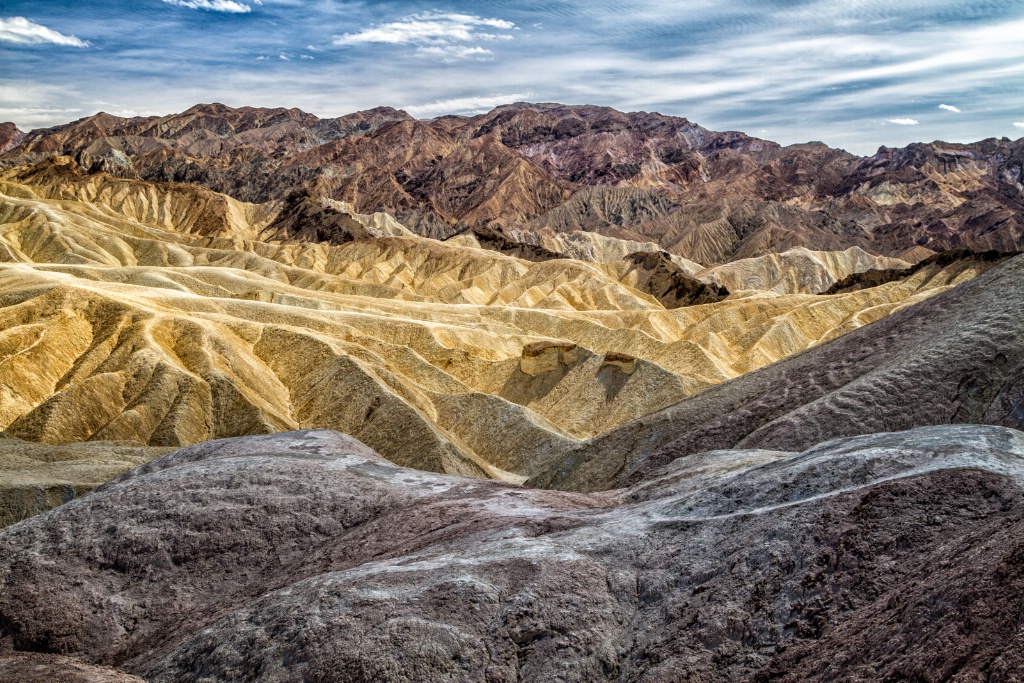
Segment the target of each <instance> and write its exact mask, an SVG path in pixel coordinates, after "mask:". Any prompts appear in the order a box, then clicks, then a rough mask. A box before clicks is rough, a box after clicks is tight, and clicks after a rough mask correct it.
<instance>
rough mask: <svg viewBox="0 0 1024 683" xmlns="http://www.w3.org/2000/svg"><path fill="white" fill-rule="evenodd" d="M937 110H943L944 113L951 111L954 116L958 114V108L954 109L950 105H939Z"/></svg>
mask: <svg viewBox="0 0 1024 683" xmlns="http://www.w3.org/2000/svg"><path fill="white" fill-rule="evenodd" d="M939 109H945V110H946V111H951V112H953V113H954V114H959V113H960V109H959V108H958V107H954V106H953V105H951V104H940V105H939Z"/></svg>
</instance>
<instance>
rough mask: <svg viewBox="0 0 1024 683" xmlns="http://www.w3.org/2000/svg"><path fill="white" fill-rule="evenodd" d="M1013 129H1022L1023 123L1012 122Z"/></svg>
mask: <svg viewBox="0 0 1024 683" xmlns="http://www.w3.org/2000/svg"><path fill="white" fill-rule="evenodd" d="M1013 127H1014V128H1024V121H1014V122H1013Z"/></svg>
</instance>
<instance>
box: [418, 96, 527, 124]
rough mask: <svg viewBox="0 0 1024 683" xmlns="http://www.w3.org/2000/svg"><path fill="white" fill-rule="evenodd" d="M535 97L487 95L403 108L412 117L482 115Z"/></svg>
mask: <svg viewBox="0 0 1024 683" xmlns="http://www.w3.org/2000/svg"><path fill="white" fill-rule="evenodd" d="M531 97H533V93H531V92H518V93H506V94H502V95H487V96H484V97H456V98H453V99H450V100H438V101H436V102H431V103H430V104H409V105H405V106H403V107H402V109H404V110H405V111H407V112H408V113H409V114H410V115H411V116H415V117H419V118H429V117H432V116H437V115H440V114H482V113H484V112H488V111H490V110H492V109H494V108H495V107H498V106H501V105H503V104H509V103H512V102H522V101H524V100H529V99H530V98H531Z"/></svg>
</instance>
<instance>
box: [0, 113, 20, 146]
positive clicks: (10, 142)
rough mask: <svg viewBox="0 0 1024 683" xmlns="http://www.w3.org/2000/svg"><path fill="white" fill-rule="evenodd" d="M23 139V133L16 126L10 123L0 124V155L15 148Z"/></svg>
mask: <svg viewBox="0 0 1024 683" xmlns="http://www.w3.org/2000/svg"><path fill="white" fill-rule="evenodd" d="M24 139H25V133H23V132H22V131H20V130H19V129H18V127H17V126H16V125H14V124H13V123H11V122H10V121H7V122H4V123H0V154H3V153H4V152H6V151H7V150H9V149H13V148H15V147H17V146H18V145H19V144H21V141H22V140H24Z"/></svg>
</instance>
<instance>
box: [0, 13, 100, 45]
mask: <svg viewBox="0 0 1024 683" xmlns="http://www.w3.org/2000/svg"><path fill="white" fill-rule="evenodd" d="M0 41H3V42H5V43H15V44H19V45H39V44H44V43H50V44H53V45H65V46H67V47H89V43H87V42H86V41H84V40H81V39H80V38H76V37H75V36H66V35H64V34H63V33H59V32H58V31H54V30H53V29H52V28H47V27H46V26H43V25H42V24H37V23H35V22H33V21H29V20H28V19H26V18H25V17H9V18H7V19H0Z"/></svg>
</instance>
